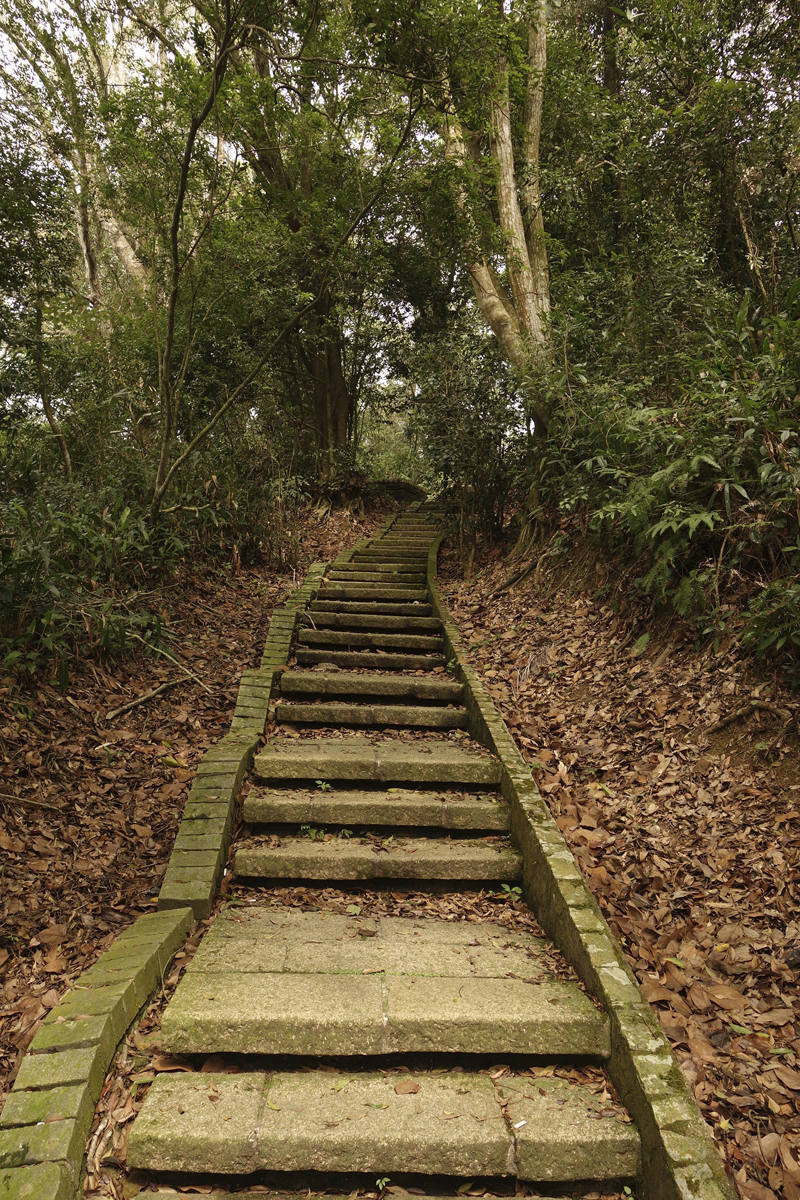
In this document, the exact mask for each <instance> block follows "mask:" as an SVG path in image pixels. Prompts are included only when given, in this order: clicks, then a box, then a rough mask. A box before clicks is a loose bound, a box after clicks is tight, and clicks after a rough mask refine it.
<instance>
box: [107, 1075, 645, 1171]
mask: <svg viewBox="0 0 800 1200" xmlns="http://www.w3.org/2000/svg"><path fill="white" fill-rule="evenodd" d="M536 1082H537V1083H538V1081H536ZM554 1083H558V1084H559V1085H562V1084H563V1087H558V1088H555V1087H554V1086H553V1084H554ZM398 1085H399V1086H400V1087H401V1089H403V1090H402V1091H401V1092H400V1093H398V1092H397V1091H396V1090H395V1089H396V1087H397V1086H398ZM413 1086H416V1089H417V1090H416V1091H413V1090H411V1088H412V1087H413ZM529 1086H530V1090H531V1092H533V1091H536V1094H537V1098H536V1099H534V1100H530V1101H529V1100H523V1099H520V1100H519V1102H517V1101H515V1102H514V1103H515V1105H516V1104H517V1103H519V1104H520V1105H527V1107H526V1108H524V1109H523V1108H522V1107H519V1108H518V1107H514V1108H513V1109H512V1106H511V1104H509V1105H508V1107H507V1108H506V1109H505V1112H506V1114H507V1115H504V1108H503V1107H502V1106H501V1101H502V1100H503V1099H505V1097H504V1096H502V1095H500V1096H498V1094H497V1093H496V1092H495V1089H494V1086H493V1084H492V1081H491V1079H490V1078H489V1077H488V1075H486V1074H471V1073H464V1074H459V1075H455V1076H453V1075H447V1074H445V1075H436V1074H432V1073H431V1074H429V1073H427V1072H419V1073H416V1074H413V1075H407V1074H399V1073H393V1074H390V1075H384V1074H382V1073H381V1074H376V1073H372V1072H369V1073H367V1072H365V1073H363V1074H362V1073H354V1074H352V1075H348V1074H330V1073H328V1072H321V1071H312V1072H308V1073H306V1074H294V1073H289V1072H286V1073H283V1072H281V1073H276V1074H274V1075H269V1074H267V1073H265V1072H252V1073H248V1074H243V1075H215V1074H203V1075H200V1074H192V1075H189V1074H181V1075H179V1076H175V1075H159V1076H158V1078H157V1079H156V1081H155V1082H154V1084H153V1085H152V1087H151V1088H150V1091H149V1093H148V1095H147V1097H146V1099H145V1101H144V1104H143V1106H142V1109H141V1112H140V1113H139V1115H138V1117H137V1118H136V1120H135V1121H134V1124H133V1128H132V1130H131V1133H130V1137H129V1140H128V1153H127V1160H128V1166H129V1167H133V1168H135V1169H138V1170H149V1171H193V1172H209V1173H214V1174H220V1173H224V1174H233V1175H246V1174H250V1173H252V1172H254V1171H258V1170H272V1171H298V1170H299V1171H308V1170H317V1171H363V1172H378V1173H382V1172H401V1171H402V1172H420V1173H424V1174H427V1175H457V1176H462V1177H468V1176H474V1175H478V1176H480V1175H483V1176H503V1175H511V1176H514V1175H517V1176H519V1177H520V1178H523V1179H526V1180H529V1181H531V1182H537V1181H544V1180H547V1181H557V1180H563V1181H572V1180H574V1179H576V1178H579V1176H578V1175H576V1170H578V1169H579V1168H580V1169H583V1171H584V1173H583V1175H582V1176H580V1177H581V1178H589V1179H593V1180H602V1179H610V1178H619V1177H620V1175H621V1176H622V1178H630V1177H632V1176H633V1175H634V1174H635V1172H636V1167H637V1165H638V1138H637V1135H636V1132H635V1130H634V1129H633V1128H632V1127H631V1126H624V1125H622V1123H621V1122H620V1121H618V1120H617V1119H616V1118H610V1117H602V1116H598V1107H597V1102H596V1098H595V1097H594V1096H592V1094H591V1093H590V1092H588V1091H587V1090H585V1089H584V1088H582V1087H579V1086H577V1085H574V1084H568V1083H566V1081H563V1080H557V1081H554V1080H548V1081H547V1086H543V1087H542V1088H541V1089H539V1088H536V1086H535V1083H534V1082H532V1083H531V1085H529ZM541 1092H544V1095H541V1094H540V1093H541ZM523 1113H524V1114H526V1115H522V1114H523ZM529 1127H533V1128H531V1130H530V1132H529ZM612 1171H613V1174H612V1173H610V1172H612Z"/></svg>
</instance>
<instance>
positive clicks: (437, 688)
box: [281, 671, 464, 704]
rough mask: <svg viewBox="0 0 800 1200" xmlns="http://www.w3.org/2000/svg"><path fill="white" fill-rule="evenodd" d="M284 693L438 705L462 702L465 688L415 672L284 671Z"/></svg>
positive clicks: (282, 691) (282, 683) (450, 681)
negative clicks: (378, 698) (398, 673)
mask: <svg viewBox="0 0 800 1200" xmlns="http://www.w3.org/2000/svg"><path fill="white" fill-rule="evenodd" d="M281 693H282V694H283V695H284V696H316V697H322V696H348V697H353V698H355V697H358V698H359V699H372V698H375V697H381V698H383V697H386V698H387V699H392V700H395V701H398V702H402V701H408V700H422V701H427V702H428V703H430V702H434V703H437V704H460V703H461V702H462V701H463V699H464V688H463V687H462V685H461V684H460V683H455V682H453V681H452V680H449V679H433V678H430V677H425V676H420V675H417V676H413V675H402V676H397V675H366V674H363V675H362V674H355V673H353V674H350V673H348V672H346V671H334V672H332V673H331V674H330V675H327V674H325V673H324V672H322V671H284V673H283V674H282V675H281Z"/></svg>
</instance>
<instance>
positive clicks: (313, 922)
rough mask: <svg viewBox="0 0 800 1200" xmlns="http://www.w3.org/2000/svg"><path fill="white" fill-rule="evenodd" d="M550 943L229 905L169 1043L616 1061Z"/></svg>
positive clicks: (220, 1049)
mask: <svg viewBox="0 0 800 1200" xmlns="http://www.w3.org/2000/svg"><path fill="white" fill-rule="evenodd" d="M547 951H548V947H547V944H546V943H544V942H542V941H541V940H539V939H537V938H535V937H533V936H531V935H530V934H525V933H513V934H510V933H509V931H508V930H506V929H504V928H503V927H502V926H497V925H486V926H480V927H477V928H476V927H475V926H473V925H469V924H466V923H463V924H458V925H457V926H456V928H455V929H453V927H452V925H451V924H450V923H449V922H444V921H437V920H411V919H408V918H395V919H388V920H382V921H361V920H360V919H358V918H352V917H344V916H335V915H333V916H331V915H327V914H324V913H298V912H297V910H293V909H286V908H281V907H279V906H269V907H263V908H261V907H260V908H257V909H254V910H250V911H244V912H242V911H240V910H239V909H233V910H228V911H227V912H224V913H222V914H221V915H220V917H219V918H218V920H217V921H216V922H215V924H214V925H213V926H212V928H211V930H210V932H209V934H208V935H207V936H206V938H204V940H203V942H202V944H201V946H200V949H199V950H198V952H197V955H196V956H195V958H194V960H193V961H192V963H191V965H190V967H189V969H188V971H187V972H186V975H185V976H184V978H183V980H182V981H181V983H180V985H179V987H178V989H177V991H176V993H175V996H174V997H173V999H172V1000H171V1001H170V1004H169V1006H168V1008H167V1011H166V1013H165V1014H164V1019H163V1023H162V1045H163V1046H164V1048H165V1049H168V1050H170V1051H173V1052H175V1053H178V1054H209V1053H230V1054H234V1053H236V1054H239V1053H241V1054H313V1055H319V1054H331V1055H341V1054H347V1055H353V1054H391V1053H412V1052H425V1053H428V1052H430V1053H434V1052H447V1053H481V1054H534V1055H536V1056H538V1057H547V1058H559V1057H566V1056H571V1057H591V1058H598V1059H605V1058H607V1057H608V1055H609V1053H610V1033H609V1022H608V1018H607V1017H606V1016H605V1014H603V1013H601V1012H600V1011H599V1010H598V1009H597V1008H595V1006H594V1005H593V1003H592V1002H591V1000H590V999H589V998H588V996H586V995H585V994H584V993H583V992H582V991H581V990H580V989H579V988H578V986H577V985H576V984H574V983H571V982H569V981H567V980H564V979H560V978H558V977H557V976H556V975H555V974H554V972H553V970H552V968H551V966H550V965H549V962H548V958H547ZM498 1013H502V1014H503V1019H502V1020H501V1021H499V1020H498V1019H497V1018H498Z"/></svg>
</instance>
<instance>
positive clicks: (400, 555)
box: [350, 545, 427, 571]
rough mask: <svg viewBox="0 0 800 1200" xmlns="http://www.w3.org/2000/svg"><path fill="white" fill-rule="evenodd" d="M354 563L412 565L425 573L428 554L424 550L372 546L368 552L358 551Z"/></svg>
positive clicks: (352, 560)
mask: <svg viewBox="0 0 800 1200" xmlns="http://www.w3.org/2000/svg"><path fill="white" fill-rule="evenodd" d="M350 561H351V562H354V563H386V564H388V563H392V564H396V563H398V562H400V563H410V564H412V565H413V566H414V567H415V568H416V569H417V570H419V569H420V568H421V569H422V570H423V571H424V570H425V568H426V565H427V554H426V553H425V551H424V550H398V549H395V548H393V547H391V546H380V545H378V546H371V547H370V548H369V549H368V550H357V551H356V553H355V554H354V555H353V557H352V558H351V559H350Z"/></svg>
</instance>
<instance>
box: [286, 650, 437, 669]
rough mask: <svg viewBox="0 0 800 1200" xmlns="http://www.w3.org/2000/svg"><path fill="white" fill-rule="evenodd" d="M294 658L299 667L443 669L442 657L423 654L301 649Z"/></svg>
mask: <svg viewBox="0 0 800 1200" xmlns="http://www.w3.org/2000/svg"><path fill="white" fill-rule="evenodd" d="M295 659H296V661H297V663H298V664H299V665H300V666H301V667H313V666H317V665H318V664H324V665H325V666H328V665H330V666H333V667H363V668H364V669H366V670H368V671H371V670H378V671H433V670H435V669H436V668H437V667H438V668H440V669H442V670H443V669H444V667H445V661H444V658H442V657H440V656H438V655H434V654H431V655H423V654H371V653H370V652H369V651H368V650H353V651H350V650H303V649H299V650H298V651H297V653H296V654H295Z"/></svg>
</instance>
